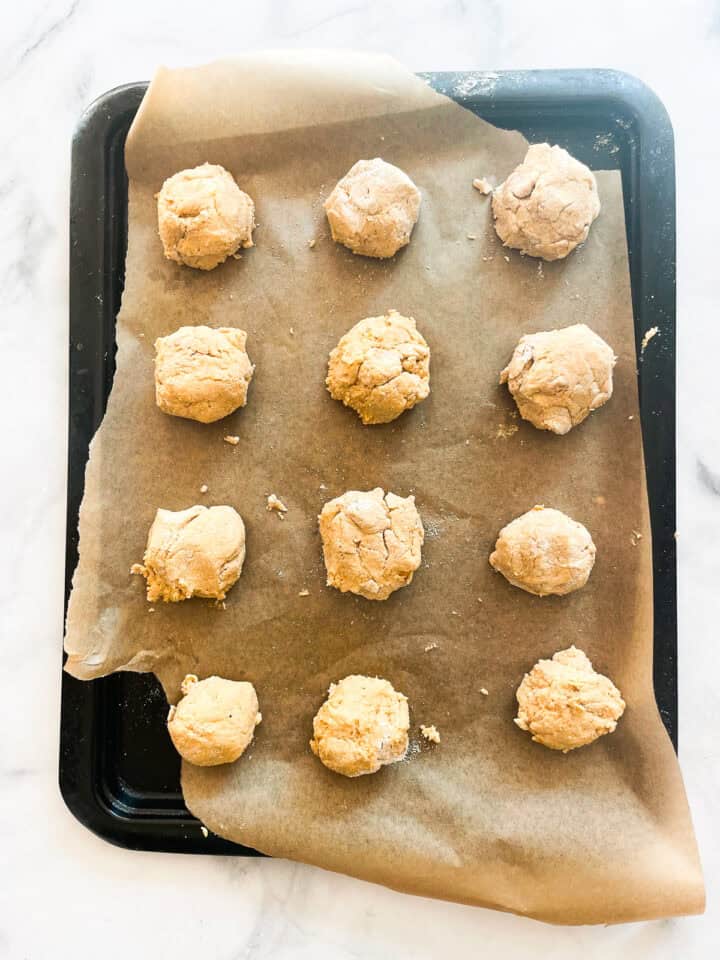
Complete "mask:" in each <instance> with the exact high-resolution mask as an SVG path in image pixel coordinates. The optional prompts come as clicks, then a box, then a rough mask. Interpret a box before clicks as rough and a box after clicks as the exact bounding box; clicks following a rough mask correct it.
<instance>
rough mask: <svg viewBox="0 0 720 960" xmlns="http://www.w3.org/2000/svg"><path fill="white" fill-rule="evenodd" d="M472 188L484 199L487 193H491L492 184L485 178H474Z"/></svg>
mask: <svg viewBox="0 0 720 960" xmlns="http://www.w3.org/2000/svg"><path fill="white" fill-rule="evenodd" d="M473 186H474V187H475V189H476V190H477V191H478V193H481V194H482V195H483V196H484V197H486V196H487V195H488V194H489V193H492V189H493V188H492V184H491V183H490V182H489V181H488V180H486V179H485V177H476V178H475V179H474V180H473Z"/></svg>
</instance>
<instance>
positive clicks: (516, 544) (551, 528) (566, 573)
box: [490, 506, 595, 597]
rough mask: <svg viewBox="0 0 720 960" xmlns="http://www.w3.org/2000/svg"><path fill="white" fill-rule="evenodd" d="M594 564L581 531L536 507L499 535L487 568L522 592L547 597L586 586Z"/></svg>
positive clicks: (557, 514) (560, 516)
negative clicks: (490, 568) (495, 571)
mask: <svg viewBox="0 0 720 960" xmlns="http://www.w3.org/2000/svg"><path fill="white" fill-rule="evenodd" d="M594 563H595V544H594V543H593V540H592V537H591V536H590V534H589V533H588V531H587V530H586V529H585V527H584V526H583V525H582V524H581V523H578V522H577V521H576V520H572V519H571V518H570V517H568V516H567V515H566V514H564V513H562V511H560V510H553V509H552V508H551V507H543V506H536V507H533V508H532V510H528V512H527V513H524V514H523V515H522V516H521V517H517V518H516V519H515V520H513V521H512V522H511V523H509V524H508V525H507V526H506V527H503V528H502V530H501V531H500V536H499V537H498V539H497V543H496V544H495V550H494V551H493V552H492V554H491V555H490V566H491V567H493V568H494V569H495V570H497V571H498V573H501V574H502V575H503V576H504V577H505V579H506V580H508V581H509V582H510V583H512V584H513V585H514V586H516V587H520V589H521V590H526V591H527V592H528V593H534V594H535V595H536V596H538V597H546V596H548V595H549V594H551V593H554V594H558V595H560V596H562V595H564V594H566V593H572V592H573V591H574V590H579V589H580V588H581V587H584V586H585V584H586V583H587V581H588V577H589V576H590V572H591V570H592V568H593V565H594Z"/></svg>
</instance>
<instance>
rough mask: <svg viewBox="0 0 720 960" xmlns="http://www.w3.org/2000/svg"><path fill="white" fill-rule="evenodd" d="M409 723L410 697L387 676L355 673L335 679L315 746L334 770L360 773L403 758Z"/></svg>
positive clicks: (315, 725) (315, 728) (317, 719)
mask: <svg viewBox="0 0 720 960" xmlns="http://www.w3.org/2000/svg"><path fill="white" fill-rule="evenodd" d="M409 728H410V719H409V716H408V705H407V697H405V696H403V694H402V693H398V692H397V690H395V688H394V687H393V685H392V684H391V683H389V682H388V681H387V680H381V679H379V678H378V677H361V676H357V675H353V676H350V677H345V679H344V680H341V681H340V682H339V683H332V684H331V685H330V689H329V690H328V698H327V700H326V701H325V703H324V704H323V705H322V706H321V707H320V709H319V710H318V712H317V714H316V716H315V719H314V720H313V739H312V740H311V741H310V748H311V750H312V752H313V753H314V754H315V756H316V757H319V759H320V760H321V761H322V763H324V764H325V766H326V767H328V768H329V769H330V770H334V771H335V773H341V774H342V775H343V776H345V777H359V776H361V775H362V774H364V773H377V771H378V770H379V769H380V767H382V766H383V765H384V764H386V763H396V762H397V761H398V760H402V759H403V758H404V756H405V754H406V753H407V748H408V729H409Z"/></svg>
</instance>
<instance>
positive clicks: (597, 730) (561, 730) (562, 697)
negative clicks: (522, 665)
mask: <svg viewBox="0 0 720 960" xmlns="http://www.w3.org/2000/svg"><path fill="white" fill-rule="evenodd" d="M517 702H518V715H517V717H516V718H515V723H516V724H517V725H518V727H520V729H521V730H527V731H529V732H530V733H531V734H532V738H533V740H535V741H536V743H541V744H542V745H543V746H545V747H549V748H550V749H551V750H561V751H562V752H563V753H568V752H569V751H570V750H576V749H577V748H578V747H585V746H587V745H588V744H589V743H593V741H595V740H597V739H598V737H602V736H604V735H605V734H607V733H612V732H613V731H614V730H615V728H616V727H617V722H618V720H619V719H620V717H621V716H622V715H623V711H624V710H625V701H624V700H623V699H622V697H621V696H620V691H619V690H618V688H617V687H616V686H615V684H614V683H613V682H612V680H609V679H608V678H607V677H604V676H603V675H602V674H601V673H597V672H596V671H595V670H594V669H593V665H592V663H590V660H589V659H588V657H587V655H586V654H585V653H583V651H582V650H578V649H576V648H575V647H574V646H573V647H570V648H569V649H567V650H560V651H558V653H556V654H555V655H554V656H553V658H552V660H539V661H538V662H537V663H536V664H535V666H534V667H533V668H532V670H531V671H530V673H526V674H525V676H524V677H523V681H522V683H521V684H520V686H519V687H518V691H517Z"/></svg>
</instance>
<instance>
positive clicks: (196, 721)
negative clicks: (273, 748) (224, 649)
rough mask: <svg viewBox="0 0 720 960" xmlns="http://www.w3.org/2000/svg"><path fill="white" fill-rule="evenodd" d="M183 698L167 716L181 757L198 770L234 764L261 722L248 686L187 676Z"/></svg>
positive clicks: (240, 682)
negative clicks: (199, 768) (221, 764)
mask: <svg viewBox="0 0 720 960" xmlns="http://www.w3.org/2000/svg"><path fill="white" fill-rule="evenodd" d="M182 692H183V697H182V699H181V700H180V702H179V703H178V704H177V706H175V707H170V713H169V714H168V733H169V734H170V739H171V740H172V742H173V744H174V745H175V749H176V750H177V752H178V753H179V754H180V756H181V757H182V758H183V759H184V760H187V761H188V763H194V764H195V766H198V767H215V766H217V765H218V764H220V763H234V762H235V760H237V759H238V757H240V756H241V755H242V754H243V753H244V752H245V750H246V749H247V747H248V745H249V744H250V742H251V741H252V738H253V735H254V733H255V727H256V726H257V725H258V724H259V723H260V721H261V720H262V716H261V715H260V713H259V709H258V698H257V694H256V693H255V687H254V686H253V685H252V684H251V683H247V682H245V681H237V680H224V679H223V678H222V677H207V678H206V679H205V680H198V678H197V677H196V676H195V674H192V673H190V674H188V675H187V676H186V677H185V679H184V680H183V683H182Z"/></svg>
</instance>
